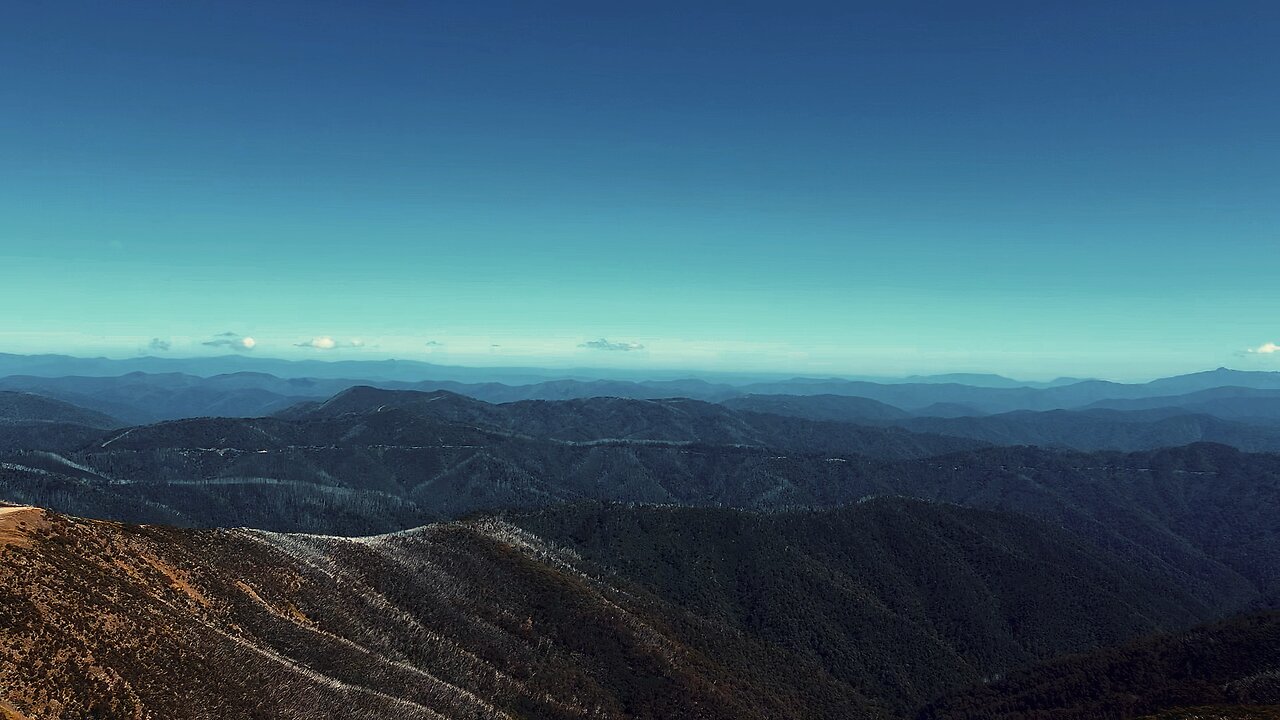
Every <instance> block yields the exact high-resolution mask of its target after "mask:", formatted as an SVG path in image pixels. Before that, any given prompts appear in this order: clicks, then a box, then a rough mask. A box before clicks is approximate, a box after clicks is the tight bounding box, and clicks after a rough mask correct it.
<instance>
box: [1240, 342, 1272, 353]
mask: <svg viewBox="0 0 1280 720" xmlns="http://www.w3.org/2000/svg"><path fill="white" fill-rule="evenodd" d="M1245 352H1247V353H1252V354H1256V355H1270V354H1272V353H1280V345H1277V344H1276V343H1273V342H1266V343H1262V344H1261V345H1259V346H1258V347H1256V348H1249V349H1248V350H1245Z"/></svg>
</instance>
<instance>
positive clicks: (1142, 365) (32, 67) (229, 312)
mask: <svg viewBox="0 0 1280 720" xmlns="http://www.w3.org/2000/svg"><path fill="white" fill-rule="evenodd" d="M626 5H627V6H626V7H624V4H622V3H599V2H592V3H588V2H582V3H569V2H547V3H527V2H522V3H482V2H459V3H429V2H424V3H402V2H381V3H354V2H352V3H336V2H306V3H296V4H291V3H284V2H279V3H229V2H216V3H215V2H208V3H199V2H191V3H159V2H155V3H147V2H131V3H109V2H95V3H75V2H67V3H8V4H6V5H5V6H4V8H3V9H0V27H3V28H5V29H4V30H3V31H0V32H3V33H4V36H5V37H4V42H3V43H0V68H2V69H0V73H2V77H3V80H4V82H3V83H0V108H2V109H3V112H0V262H2V263H3V264H4V265H5V266H6V268H7V272H6V273H5V278H6V280H5V282H4V283H2V284H0V308H4V309H5V312H4V314H3V317H2V319H0V351H10V352H39V351H45V352H66V353H71V354H107V355H118V356H127V355H131V354H137V353H139V352H155V353H163V352H167V353H170V354H174V355H197V354H204V353H214V352H226V351H227V349H228V347H229V346H228V345H226V344H225V343H224V344H215V345H208V344H206V343H210V342H212V343H219V342H220V339H227V338H232V337H233V336H231V335H225V336H224V335H222V334H223V333H233V334H235V336H236V337H252V338H254V340H255V343H254V347H253V348H252V349H247V348H244V347H240V348H239V351H242V352H253V353H258V354H264V355H271V356H278V357H304V356H305V357H335V358H336V357H343V358H354V357H366V356H367V357H371V358H372V357H378V358H381V357H387V356H396V357H412V358H416V359H427V360H431V359H435V360H438V361H447V362H451V363H461V364H517V363H518V364H544V365H604V366H608V365H616V366H619V367H622V366H625V367H639V368H643V367H650V366H651V367H655V368H663V369H670V368H679V367H688V368H691V369H717V370H777V371H780V372H794V373H815V374H839V373H848V374H859V373H892V374H898V373H914V372H945V371H953V370H954V371H960V370H965V371H969V370H987V371H995V372H1003V373H1006V374H1011V375H1017V376H1023V377H1030V378H1040V377H1052V376H1057V375H1096V376H1103V377H1116V378H1138V377H1152V376H1156V375H1160V374H1167V373H1171V372H1178V371H1189V370H1197V369H1204V368H1209V367H1215V366H1218V365H1228V366H1233V367H1244V368H1252V369H1264V368H1266V369H1280V352H1270V353H1268V352H1252V353H1251V352H1246V350H1248V349H1250V348H1254V349H1258V348H1261V349H1263V350H1266V349H1268V346H1267V345H1266V343H1275V342H1280V313H1278V312H1277V311H1278V310H1280V302H1278V301H1277V298H1278V297H1280V295H1278V293H1277V286H1278V275H1280V202H1278V201H1280V130H1278V129H1277V128H1280V92H1277V91H1276V89H1277V88H1280V52H1277V51H1276V50H1275V48H1274V47H1273V46H1274V44H1275V42H1274V41H1275V38H1276V37H1280V5H1277V4H1276V3H1272V2H1253V3H1250V2H1222V3H1203V2H1194V3H1193V2H1126V3H1113V2H1106V3H1103V2H1072V3H1025V2H1009V3H989V2H988V3H983V2H976V3H953V2H937V3H910V2H904V3H877V4H859V3H831V4H825V3H786V4H784V3H758V4H757V3H750V2H734V3H702V4H691V3H664V2H654V3H635V4H626ZM691 5H699V6H698V7H690V6H691ZM153 338H154V339H158V340H159V342H158V343H156V344H155V346H154V347H151V345H152V343H151V341H152V339H153ZM329 339H331V340H332V342H331V343H330V341H329ZM602 339H603V340H606V341H607V342H605V343H600V342H599V341H600V340H602ZM165 345H167V346H168V348H169V349H168V350H163V349H162V348H163V347H164V346H165ZM330 345H332V347H330ZM1271 347H1274V346H1271Z"/></svg>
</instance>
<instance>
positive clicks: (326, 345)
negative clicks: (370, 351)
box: [295, 335, 364, 350]
mask: <svg viewBox="0 0 1280 720" xmlns="http://www.w3.org/2000/svg"><path fill="white" fill-rule="evenodd" d="M295 347H305V348H315V349H316V350H336V349H337V348H358V347H364V341H363V340H358V339H355V338H352V339H351V340H347V341H346V342H341V341H338V340H334V339H333V338H331V337H329V336H328V335H320V336H317V337H313V338H311V339H310V340H307V341H304V342H300V343H297V344H296V345H295Z"/></svg>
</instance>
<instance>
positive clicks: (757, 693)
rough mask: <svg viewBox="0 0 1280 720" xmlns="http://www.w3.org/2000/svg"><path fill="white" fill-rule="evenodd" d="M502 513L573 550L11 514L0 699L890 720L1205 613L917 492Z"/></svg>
mask: <svg viewBox="0 0 1280 720" xmlns="http://www.w3.org/2000/svg"><path fill="white" fill-rule="evenodd" d="M513 520H517V521H519V522H521V523H522V524H525V525H529V526H531V527H532V526H539V527H543V528H545V529H546V530H547V531H548V532H551V533H553V534H555V535H557V536H560V537H562V538H563V539H564V540H565V541H566V542H570V543H572V544H573V545H574V546H575V547H579V548H580V552H579V551H574V550H572V549H570V548H563V547H562V546H559V545H557V544H551V543H548V542H546V541H544V540H542V539H540V538H539V537H538V536H537V535H534V534H532V533H530V532H529V531H527V530H524V529H521V528H519V527H517V526H516V525H514V524H512V523H511V522H508V521H502V520H496V519H477V520H472V521H466V522H456V523H450V524H441V525H432V526H428V527H424V528H421V529H417V530H413V531H409V532H405V533H400V534H395V535H389V536H380V537H374V538H357V539H347V538H334V537H324V536H307V535H282V534H277V533H269V532H264V531H253V530H205V531H196V530H180V529H172V528H167V527H159V526H132V525H121V524H117V523H112V522H104V521H90V520H82V519H77V518H73V517H68V516H63V515H57V514H53V513H47V512H44V511H41V510H38V509H35V508H6V509H4V510H3V511H0V688H3V694H2V695H0V700H2V701H3V702H4V703H7V704H8V706H10V707H11V708H13V709H14V710H15V711H16V712H18V713H21V715H22V716H25V717H27V718H31V719H33V720H45V719H46V718H50V719H51V718H81V717H99V718H103V717H106V718H126V717H127V718H156V719H162V718H163V719H166V720H168V719H170V718H226V717H248V718H315V717H343V718H414V719H416V718H439V717H447V718H586V717H592V718H673V717H689V718H726V719H727V718H784V717H808V718H859V717H866V718H888V717H901V716H903V715H904V714H905V713H909V712H911V710H912V708H913V707H914V706H917V705H919V704H920V703H922V702H925V701H928V700H930V699H933V698H935V697H938V696H940V695H942V694H943V693H944V692H946V691H948V690H958V689H960V688H961V687H963V686H965V685H968V684H971V683H973V682H977V681H978V680H980V679H981V678H983V677H987V676H989V675H992V674H995V673H1000V672H1006V671H1008V670H1009V669H1011V667H1012V666H1014V665H1016V664H1018V663H1020V662H1022V661H1024V660H1027V659H1039V658H1048V657H1051V656H1053V655H1056V654H1058V653H1061V652H1064V651H1069V650H1081V649H1087V648H1090V647H1095V646H1097V645H1098V644H1101V643H1110V642H1115V641H1120V640H1123V639H1125V638H1128V637H1132V636H1134V635H1136V634H1140V633H1144V632H1150V631H1153V630H1161V629H1166V630H1167V629H1176V628H1180V627H1185V626H1186V625H1188V624H1190V623H1192V622H1194V621H1195V620H1196V619H1198V618H1200V617H1203V616H1204V614H1205V613H1206V609H1205V608H1204V607H1203V605H1201V604H1200V603H1199V602H1198V601H1196V600H1195V599H1194V598H1192V597H1191V596H1189V595H1187V594H1185V593H1183V592H1182V591H1181V590H1180V589H1179V588H1178V586H1177V584H1176V583H1174V582H1172V581H1171V580H1170V579H1169V578H1167V577H1165V576H1163V575H1160V574H1158V573H1150V572H1147V571H1144V570H1141V569H1139V568H1135V567H1133V566H1131V565H1128V564H1126V563H1125V562H1124V561H1123V560H1122V559H1121V558H1119V557H1118V556H1116V555H1114V554H1110V553H1107V552H1105V551H1101V550H1098V549H1096V548H1092V547H1089V546H1087V545H1085V544H1083V543H1082V542H1080V541H1078V540H1076V539H1073V538H1072V537H1070V536H1068V535H1066V534H1064V533H1063V532H1062V531H1060V530H1054V529H1053V528H1050V527H1048V526H1045V525H1041V524H1039V523H1036V522H1034V521H1030V520H1025V519H1020V518H1017V517H1012V516H1004V515H999V514H994V513H987V512H980V511H973V510H965V509H962V508H956V507H950V506H944V505H933V504H929V503H921V502H916V501H905V500H886V501H879V502H873V503H867V504H864V505H859V506H855V507H852V508H848V509H845V510H840V511H834V512H831V513H817V514H800V515H788V516H777V517H769V518H762V517H758V516H752V515H747V514H742V513H738V512H732V511H710V510H708V511H695V510H682V509H674V508H671V509H656V508H654V509H644V508H634V509H628V508H620V507H591V506H584V507H581V508H570V509H566V510H564V511H562V512H556V513H541V514H539V515H537V516H528V517H524V518H513ZM591 528H595V529H596V530H595V531H592V530H591ZM628 528H645V529H646V532H645V533H643V534H642V535H636V534H634V533H631V532H627V529H628ZM805 528H808V530H809V531H806V530H805ZM899 528H900V529H901V530H902V532H898V531H897V530H896V529H899ZM650 529H651V530H652V532H649V531H648V530H650ZM682 529H691V531H690V532H689V533H686V532H685V531H684V530H682ZM904 533H905V534H904ZM907 535H910V537H912V538H915V539H914V540H913V541H912V542H911V543H909V544H906V545H904V544H903V541H904V539H905V538H906V537H907ZM735 545H736V546H737V547H739V548H740V550H734V547H735ZM922 545H924V546H927V548H928V550H929V551H927V552H922V550H924V548H922ZM691 574H692V575H695V577H689V576H690V575H691ZM1081 589H1084V590H1086V591H1087V592H1079V590H1081ZM1071 590H1075V591H1076V592H1074V593H1073V592H1071ZM944 591H945V592H944ZM1063 599H1065V602H1067V603H1068V605H1061V604H1060V603H1061V602H1062V601H1063Z"/></svg>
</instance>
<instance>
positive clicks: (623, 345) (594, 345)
mask: <svg viewBox="0 0 1280 720" xmlns="http://www.w3.org/2000/svg"><path fill="white" fill-rule="evenodd" d="M578 347H580V348H586V349H588V350H611V351H614V352H631V351H633V350H643V349H644V345H641V344H640V343H638V342H613V341H612V340H606V339H604V338H600V339H599V340H588V341H586V342H584V343H580V344H579V345H578Z"/></svg>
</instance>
